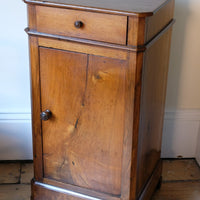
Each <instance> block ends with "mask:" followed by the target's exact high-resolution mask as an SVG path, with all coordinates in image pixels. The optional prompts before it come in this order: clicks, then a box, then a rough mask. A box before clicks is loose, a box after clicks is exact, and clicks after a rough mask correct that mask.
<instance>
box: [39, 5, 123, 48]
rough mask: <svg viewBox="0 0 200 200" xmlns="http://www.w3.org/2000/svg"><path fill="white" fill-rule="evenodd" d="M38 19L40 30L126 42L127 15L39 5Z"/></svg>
mask: <svg viewBox="0 0 200 200" xmlns="http://www.w3.org/2000/svg"><path fill="white" fill-rule="evenodd" d="M36 21H37V30H38V31H39V32H44V33H49V34H57V35H62V36H68V37H77V38H84V39H91V40H97V41H103V42H109V43H115V44H122V45H125V44H126V32H127V17H126V16H118V15H110V14H101V13H92V12H85V11H76V10H69V9H61V8H52V7H44V6H37V7H36ZM75 23H76V26H75Z"/></svg>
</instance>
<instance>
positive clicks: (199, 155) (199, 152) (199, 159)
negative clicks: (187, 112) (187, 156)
mask: <svg viewBox="0 0 200 200" xmlns="http://www.w3.org/2000/svg"><path fill="white" fill-rule="evenodd" d="M196 160H197V162H198V163H199V166H200V124H199V137H198V139H197V151H196Z"/></svg>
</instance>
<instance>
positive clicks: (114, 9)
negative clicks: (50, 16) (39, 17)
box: [24, 0, 170, 17]
mask: <svg viewBox="0 0 200 200" xmlns="http://www.w3.org/2000/svg"><path fill="white" fill-rule="evenodd" d="M24 1H25V2H27V3H35V4H41V5H49V6H54V7H56V6H59V7H67V8H73V9H85V10H90V11H98V12H107V13H113V14H124V15H136V16H143V17H144V16H149V15H153V13H155V12H156V11H157V10H158V9H159V8H160V7H162V6H164V5H165V4H166V3H168V2H169V1H170V0H124V1H121V0H101V1H99V0H93V1H89V0H76V1H75V0H47V1H45V2H44V1H41V0H24Z"/></svg>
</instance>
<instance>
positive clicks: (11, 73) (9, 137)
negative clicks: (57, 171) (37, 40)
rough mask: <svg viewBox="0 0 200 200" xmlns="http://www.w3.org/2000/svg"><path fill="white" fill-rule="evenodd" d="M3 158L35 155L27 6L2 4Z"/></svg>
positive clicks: (0, 101)
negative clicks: (32, 131) (31, 109)
mask: <svg viewBox="0 0 200 200" xmlns="http://www.w3.org/2000/svg"><path fill="white" fill-rule="evenodd" d="M0 24H1V26H0V27H1V29H0V160H3V159H8V160H9V159H14V160H16V159H30V158H32V150H31V148H32V146H31V126H30V122H31V120H30V112H31V111H30V83H29V62H28V42H27V35H26V33H25V32H24V28H25V27H26V26H27V16H26V6H25V4H24V3H23V1H2V2H1V7H0Z"/></svg>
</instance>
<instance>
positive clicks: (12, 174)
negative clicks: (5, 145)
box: [0, 159, 200, 200]
mask: <svg viewBox="0 0 200 200" xmlns="http://www.w3.org/2000/svg"><path fill="white" fill-rule="evenodd" d="M32 177H33V165H32V163H23V162H21V163H20V162H15V163H0V200H30V180H31V178H32ZM152 200H200V168H199V166H198V165H197V163H196V161H195V160H193V159H186V160H164V164H163V183H162V187H161V189H160V190H159V191H156V193H155V195H154V196H153V198H152Z"/></svg>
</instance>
